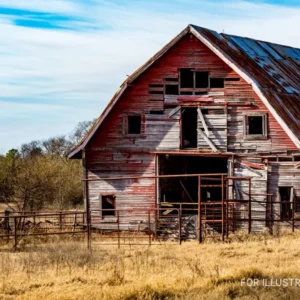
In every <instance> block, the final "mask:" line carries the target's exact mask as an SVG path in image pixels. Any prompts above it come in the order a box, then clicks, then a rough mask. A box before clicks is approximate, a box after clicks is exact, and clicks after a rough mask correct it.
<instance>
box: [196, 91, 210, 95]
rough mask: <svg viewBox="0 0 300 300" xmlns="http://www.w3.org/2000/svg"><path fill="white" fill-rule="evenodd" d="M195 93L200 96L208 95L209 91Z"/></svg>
mask: <svg viewBox="0 0 300 300" xmlns="http://www.w3.org/2000/svg"><path fill="white" fill-rule="evenodd" d="M195 95H199V96H207V95H208V93H207V92H195Z"/></svg>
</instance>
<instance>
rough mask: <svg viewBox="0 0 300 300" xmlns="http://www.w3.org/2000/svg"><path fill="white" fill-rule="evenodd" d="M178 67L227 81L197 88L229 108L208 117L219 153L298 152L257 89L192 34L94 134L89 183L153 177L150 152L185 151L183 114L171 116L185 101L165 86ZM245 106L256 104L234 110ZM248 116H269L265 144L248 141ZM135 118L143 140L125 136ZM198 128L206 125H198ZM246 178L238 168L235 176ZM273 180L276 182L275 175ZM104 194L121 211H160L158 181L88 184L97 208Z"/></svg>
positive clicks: (258, 188)
mask: <svg viewBox="0 0 300 300" xmlns="http://www.w3.org/2000/svg"><path fill="white" fill-rule="evenodd" d="M179 68H195V69H197V70H199V71H201V70H202V71H208V72H209V73H210V75H211V76H212V77H215V78H225V83H224V88H216V89H214V88H213V89H198V92H199V93H201V95H202V96H203V97H212V98H213V100H214V104H215V105H216V106H218V105H219V106H222V107H224V108H225V107H226V108H227V109H226V113H224V115H211V116H206V117H205V118H206V121H207V124H208V126H209V131H210V133H211V137H212V140H213V141H214V142H215V144H216V146H217V148H218V150H221V151H222V152H235V153H237V154H238V153H245V152H246V153H251V154H255V153H258V152H266V153H268V152H272V151H275V152H276V151H286V150H287V149H296V147H295V145H294V144H293V142H292V141H291V140H290V138H289V137H288V136H287V134H286V133H285V132H284V131H283V129H282V128H281V126H280V125H279V124H278V123H277V121H276V120H275V119H274V117H273V116H272V115H271V114H270V113H269V112H268V110H267V108H266V107H265V105H264V104H263V103H262V102H261V101H260V99H259V98H258V96H257V95H256V94H255V93H254V91H253V90H252V87H251V86H250V85H249V84H248V83H246V82H245V81H244V80H243V79H242V78H240V77H239V76H238V75H237V74H236V73H235V72H234V71H233V70H232V69H230V68H229V67H228V66H227V65H226V64H225V63H224V62H223V61H222V60H221V59H219V58H218V57H217V56H216V55H215V54H214V53H213V52H211V51H210V50H209V49H208V48H207V47H206V46H205V45H203V44H202V43H201V42H200V41H199V40H197V39H196V38H195V37H193V36H192V35H187V36H185V37H184V38H182V40H181V41H179V42H178V43H177V44H176V45H175V46H174V47H172V48H171V49H170V50H169V51H168V52H167V53H166V54H165V55H164V56H162V57H161V58H160V59H159V60H158V61H156V62H155V63H153V64H152V66H151V67H150V68H149V69H148V70H146V71H145V72H144V73H143V74H142V75H141V76H140V77H139V78H137V79H136V80H135V82H134V84H132V85H131V86H130V87H129V88H128V89H127V90H126V92H125V93H124V94H123V95H122V96H121V98H120V99H119V101H118V102H117V103H116V105H115V106H114V108H113V109H112V111H111V112H110V113H109V115H108V116H107V117H106V119H105V120H104V122H103V124H102V127H101V129H100V130H99V131H98V132H97V133H96V134H95V135H94V137H93V138H92V140H91V141H90V143H89V144H88V147H87V150H88V152H87V156H88V159H87V161H88V178H89V179H90V178H97V177H116V176H126V175H136V176H140V175H145V174H152V175H154V174H155V162H154V155H153V154H149V152H150V151H156V150H160V151H164V150H166V151H178V150H180V145H181V134H180V131H181V129H180V128H181V123H180V122H181V115H180V110H177V112H176V113H174V114H171V112H172V111H173V110H174V109H176V106H179V105H181V102H180V101H179V100H178V96H176V95H165V92H164V91H165V85H166V84H178V69H179ZM170 79H171V81H170ZM246 103H252V105H251V106H250V105H249V106H232V104H234V105H237V104H246ZM185 104H186V103H185ZM191 105H193V104H191ZM194 105H195V104H194ZM227 105H228V106H227ZM196 106H197V104H196ZM152 110H156V111H163V114H160V115H154V114H150V112H151V111H152ZM247 112H265V113H266V114H267V117H268V138H267V139H266V140H254V141H253V140H251V141H247V140H245V139H244V124H243V118H244V114H245V113H247ZM132 113H135V114H139V115H141V116H142V132H141V134H140V135H128V134H126V129H125V128H124V126H125V125H124V124H126V118H127V116H128V114H132ZM199 126H202V125H201V124H200V123H199ZM201 128H202V127H201ZM198 147H199V148H200V150H201V149H202V150H203V149H205V151H206V152H207V151H211V150H210V149H208V148H209V147H208V145H207V144H206V143H205V142H204V141H202V140H200V139H199V141H198ZM246 173H247V172H246ZM246 173H245V172H244V171H243V172H242V171H241V170H239V169H237V170H236V174H235V175H239V174H240V175H245V174H246ZM274 176H275V177H274V178H276V174H275V173H274ZM291 176H292V175H291ZM255 180H256V179H255ZM273 180H276V179H273ZM280 180H282V179H280ZM265 181H266V179H265V178H264V177H263V179H261V178H260V177H259V178H257V183H255V185H254V186H255V188H254V192H256V193H258V192H266V191H267V189H266V186H267V185H266V182H265ZM101 193H114V194H115V195H116V203H117V208H127V207H134V206H135V205H136V206H142V207H144V208H148V207H155V180H154V179H153V180H152V179H151V180H148V179H147V180H141V181H132V180H126V181H123V182H114V183H112V182H110V181H100V182H96V181H94V182H93V181H91V182H89V199H90V201H91V208H92V209H93V208H98V207H99V201H100V200H99V199H100V198H99V197H100V195H101Z"/></svg>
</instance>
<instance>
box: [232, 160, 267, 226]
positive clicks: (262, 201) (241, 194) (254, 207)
mask: <svg viewBox="0 0 300 300" xmlns="http://www.w3.org/2000/svg"><path fill="white" fill-rule="evenodd" d="M248 161H250V162H251V159H248ZM252 162H253V159H252ZM257 162H260V160H259V159H257ZM234 175H235V176H246V177H252V179H251V200H252V201H258V202H252V203H251V215H252V216H251V217H252V219H254V220H253V221H252V223H251V226H252V231H260V230H262V229H263V228H265V227H266V225H267V224H266V222H265V221H260V220H264V219H265V218H266V215H267V200H268V199H267V196H266V194H267V191H268V171H267V167H266V168H265V169H259V170H257V169H254V168H251V167H248V166H245V165H243V163H242V160H236V163H235V169H234ZM235 196H236V198H237V199H241V200H248V199H249V197H250V195H249V183H248V181H236V183H235ZM240 206H241V207H237V208H236V211H235V213H236V214H238V215H239V216H240V217H241V218H243V219H248V212H249V206H248V204H247V203H245V204H244V205H240ZM255 219H256V220H255ZM259 219H260V220H259ZM242 224H243V226H247V223H245V222H243V223H242Z"/></svg>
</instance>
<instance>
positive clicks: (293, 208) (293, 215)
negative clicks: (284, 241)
mask: <svg viewBox="0 0 300 300" xmlns="http://www.w3.org/2000/svg"><path fill="white" fill-rule="evenodd" d="M292 218H293V219H292V231H293V232H295V200H294V198H293V202H292Z"/></svg>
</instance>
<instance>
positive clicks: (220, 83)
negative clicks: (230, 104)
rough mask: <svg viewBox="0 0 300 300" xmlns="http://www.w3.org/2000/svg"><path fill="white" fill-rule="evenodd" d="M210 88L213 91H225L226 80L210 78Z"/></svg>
mask: <svg viewBox="0 0 300 300" xmlns="http://www.w3.org/2000/svg"><path fill="white" fill-rule="evenodd" d="M210 88H211V89H223V88H224V78H210Z"/></svg>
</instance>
